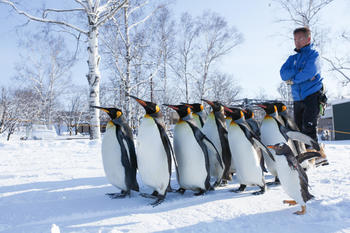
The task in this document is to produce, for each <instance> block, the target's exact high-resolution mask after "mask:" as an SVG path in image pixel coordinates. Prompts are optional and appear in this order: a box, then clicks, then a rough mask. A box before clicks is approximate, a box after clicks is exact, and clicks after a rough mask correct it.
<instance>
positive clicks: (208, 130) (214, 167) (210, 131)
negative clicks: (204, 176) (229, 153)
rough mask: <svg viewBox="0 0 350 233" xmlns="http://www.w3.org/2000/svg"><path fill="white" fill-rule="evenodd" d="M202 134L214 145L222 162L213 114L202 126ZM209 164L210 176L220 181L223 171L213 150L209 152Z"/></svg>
mask: <svg viewBox="0 0 350 233" xmlns="http://www.w3.org/2000/svg"><path fill="white" fill-rule="evenodd" d="M202 132H203V133H204V134H205V135H206V136H207V137H208V138H209V140H210V141H211V142H212V143H213V144H214V145H215V147H216V149H217V150H218V151H219V153H220V157H221V160H222V148H221V142H220V138H219V132H218V128H217V125H216V122H215V118H214V116H213V114H210V115H209V117H208V120H207V121H206V122H205V124H204V126H203V130H202ZM209 164H210V175H211V176H214V177H216V178H218V179H221V177H222V174H223V173H224V169H223V168H222V167H221V166H220V163H219V161H218V160H217V157H216V152H215V151H213V150H209Z"/></svg>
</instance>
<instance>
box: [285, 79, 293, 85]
mask: <svg viewBox="0 0 350 233" xmlns="http://www.w3.org/2000/svg"><path fill="white" fill-rule="evenodd" d="M286 84H287V85H293V84H294V83H293V81H292V80H287V81H286Z"/></svg>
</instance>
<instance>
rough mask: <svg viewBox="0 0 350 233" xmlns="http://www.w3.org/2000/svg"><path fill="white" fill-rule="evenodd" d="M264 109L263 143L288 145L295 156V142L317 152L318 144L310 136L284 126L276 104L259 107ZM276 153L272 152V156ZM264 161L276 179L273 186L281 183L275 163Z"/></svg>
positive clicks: (267, 157)
mask: <svg viewBox="0 0 350 233" xmlns="http://www.w3.org/2000/svg"><path fill="white" fill-rule="evenodd" d="M258 106H259V107H261V108H263V109H264V111H265V112H266V115H265V118H264V120H263V121H262V123H261V128H260V131H261V141H262V142H263V144H265V145H275V144H276V143H280V142H283V143H287V144H288V145H289V146H290V147H292V148H291V150H292V151H293V153H294V155H297V152H296V149H295V146H294V143H293V140H297V141H300V142H303V143H305V144H308V145H312V146H313V147H314V148H315V149H316V150H317V148H318V149H319V146H318V144H317V142H315V141H314V140H313V139H312V138H310V137H309V136H307V135H305V134H302V133H300V132H298V131H293V130H290V129H288V128H287V127H285V126H284V123H283V121H282V119H281V118H280V117H279V116H278V112H277V107H276V106H275V104H274V103H272V102H271V103H270V102H265V103H262V104H259V105H258ZM274 153H275V152H274V151H272V154H274ZM264 159H265V163H266V167H267V170H268V171H269V172H270V173H271V174H272V175H273V176H275V177H276V179H275V182H273V183H272V184H276V183H279V180H278V173H277V170H276V167H275V163H274V162H273V161H272V160H271V159H270V158H269V156H265V153H264Z"/></svg>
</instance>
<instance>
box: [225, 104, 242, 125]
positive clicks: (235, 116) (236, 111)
mask: <svg viewBox="0 0 350 233" xmlns="http://www.w3.org/2000/svg"><path fill="white" fill-rule="evenodd" d="M224 110H225V115H226V116H228V117H231V118H232V120H234V121H236V120H239V119H244V113H243V110H242V109H241V108H229V107H226V106H224Z"/></svg>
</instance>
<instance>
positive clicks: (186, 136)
mask: <svg viewBox="0 0 350 233" xmlns="http://www.w3.org/2000/svg"><path fill="white" fill-rule="evenodd" d="M165 106H168V107H169V108H172V109H174V110H175V111H176V112H177V113H178V114H179V116H180V120H179V121H178V122H177V123H176V125H175V128H174V151H175V157H176V161H177V173H178V175H177V179H178V183H179V185H180V189H179V190H178V192H180V193H181V194H183V193H184V192H185V190H193V191H198V192H197V193H195V195H201V194H204V193H205V192H206V191H208V190H209V189H210V188H211V185H210V165H209V155H208V151H209V150H215V153H216V158H217V160H218V162H219V163H220V165H221V167H222V168H223V165H222V161H221V157H220V155H219V152H218V151H217V149H216V148H215V146H214V144H213V143H212V142H211V141H210V140H209V139H208V138H207V137H206V136H205V135H204V134H203V133H202V131H201V130H200V129H199V128H198V126H197V125H196V123H195V120H194V119H193V117H192V113H191V110H190V107H188V106H187V105H165Z"/></svg>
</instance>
